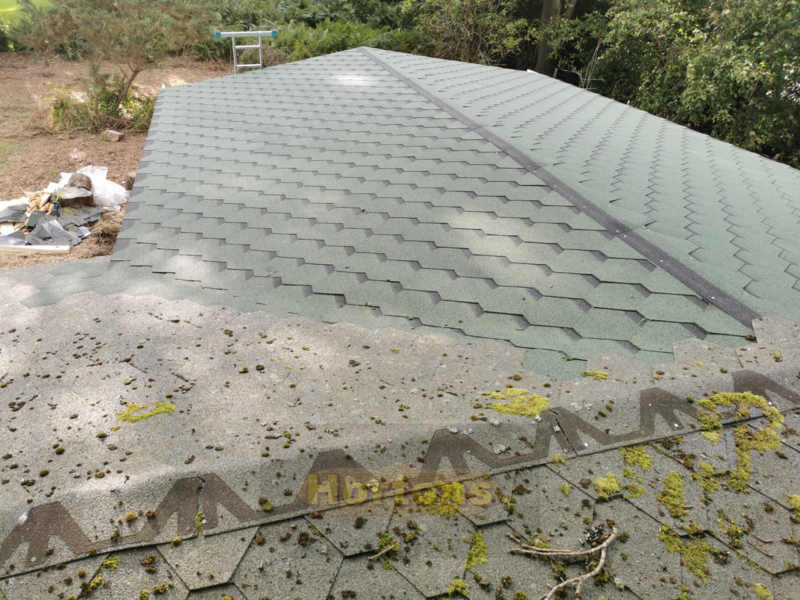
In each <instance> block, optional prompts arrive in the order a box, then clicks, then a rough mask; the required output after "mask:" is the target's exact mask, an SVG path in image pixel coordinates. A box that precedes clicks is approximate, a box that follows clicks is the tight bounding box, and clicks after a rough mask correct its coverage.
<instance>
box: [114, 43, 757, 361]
mask: <svg viewBox="0 0 800 600" xmlns="http://www.w3.org/2000/svg"><path fill="white" fill-rule="evenodd" d="M434 62H436V61H434ZM436 64H437V65H438V63H436ZM459 68H460V67H459ZM469 68H472V67H469ZM514 77H515V78H516V79H518V80H520V81H522V75H520V74H515V75H514ZM126 221H127V224H126V227H125V229H124V231H123V232H122V233H121V234H120V242H119V244H118V248H117V250H116V252H115V254H114V256H113V257H112V263H113V265H114V268H113V269H112V270H113V271H115V272H119V271H120V269H122V271H123V272H124V273H125V274H124V275H121V276H118V277H117V278H116V279H114V278H111V280H110V281H112V282H117V283H116V284H115V285H122V284H123V283H130V282H134V281H137V280H140V279H142V278H144V279H151V278H164V281H165V282H166V283H168V284H170V282H192V285H199V286H201V287H203V288H208V289H219V290H225V291H226V293H227V295H228V298H229V299H230V302H231V303H233V304H236V305H237V306H242V305H244V306H251V307H252V308H263V309H266V310H269V311H274V312H276V313H299V314H304V315H308V316H313V317H316V318H320V319H322V320H325V321H340V320H345V321H352V322H356V323H358V324H362V325H365V326H368V327H376V326H391V327H403V328H423V329H424V330H426V331H429V330H430V328H434V329H435V330H437V331H441V332H443V333H450V334H456V335H468V336H475V337H485V338H491V339H497V340H504V341H507V342H510V343H512V344H515V345H517V346H520V347H524V348H530V349H535V350H537V351H539V353H538V354H537V355H536V356H539V357H545V358H547V357H550V358H547V360H548V361H549V362H550V363H552V364H557V363H558V362H559V361H560V362H562V363H563V362H564V361H563V357H564V356H572V357H575V358H578V359H584V360H585V359H587V358H588V357H589V356H590V355H592V354H598V353H617V354H625V355H636V357H637V358H639V359H643V360H663V359H664V358H665V356H666V354H667V353H670V352H671V350H672V343H673V342H674V341H678V340H680V339H684V338H686V337H689V336H693V335H699V336H702V337H709V339H714V340H715V341H718V342H721V343H725V344H734V343H736V342H737V341H740V339H741V338H740V337H736V336H741V335H744V334H745V333H747V329H746V328H744V327H742V326H741V325H740V324H739V323H737V322H736V321H734V320H733V319H732V318H730V317H728V316H727V315H725V314H724V313H722V312H721V311H719V310H718V309H717V308H715V307H714V306H709V305H708V304H706V303H704V302H703V301H702V300H700V299H699V298H698V297H697V296H696V295H695V294H694V293H693V292H692V290H690V289H689V288H687V287H686V286H685V285H683V284H681V283H680V282H678V281H677V280H675V279H674V278H673V277H672V276H670V275H669V274H667V273H666V272H665V271H663V270H661V269H658V268H656V267H655V266H654V265H653V264H651V263H650V262H649V261H647V260H646V259H645V258H644V257H643V256H642V255H640V254H639V253H638V252H636V251H635V250H633V249H632V248H630V247H629V246H627V245H626V244H624V243H623V242H621V241H620V240H619V239H616V238H614V237H613V236H612V235H611V234H609V233H608V232H607V231H606V230H605V229H604V227H603V226H601V225H600V224H598V223H597V222H595V221H594V220H593V219H591V218H590V217H588V216H587V215H586V214H584V213H582V212H580V211H579V210H577V209H576V208H575V207H574V206H573V205H572V204H571V203H570V202H569V201H567V200H566V199H564V198H563V197H561V196H560V195H559V194H558V193H557V192H555V191H553V190H551V189H550V188H549V187H547V186H546V185H545V183H544V182H543V181H541V180H540V179H538V178H537V177H534V176H533V175H531V174H529V173H528V172H527V171H525V170H524V169H523V168H521V167H520V165H519V164H518V163H517V162H516V161H514V160H512V159H511V158H510V157H509V156H508V155H506V154H505V153H504V152H503V151H502V150H501V149H499V148H498V147H496V146H494V145H493V144H491V143H489V142H488V141H487V140H485V139H483V138H482V137H481V136H480V135H478V134H477V133H476V132H473V131H471V130H470V129H469V128H468V127H466V126H465V125H463V124H462V123H460V122H459V121H457V120H456V119H454V118H452V117H451V116H449V115H448V114H447V113H445V112H444V111H443V110H441V109H440V108H438V107H437V106H435V105H434V104H433V103H432V102H430V101H428V100H426V99H425V98H423V97H422V96H421V95H420V94H418V93H417V92H415V91H414V90H413V89H411V88H409V87H408V86H407V85H405V84H404V83H402V82H401V81H399V80H398V79H397V78H396V77H394V76H393V75H391V74H389V73H388V72H387V71H385V70H384V69H382V68H380V67H378V66H377V65H375V64H374V63H373V62H372V61H370V60H369V59H368V58H366V57H365V56H363V55H361V54H360V53H358V52H345V53H339V54H336V55H331V56H328V57H322V58H318V59H313V60H308V61H302V62H299V63H293V64H291V65H284V66H281V67H277V68H273V69H268V70H265V71H261V72H257V73H250V74H246V75H240V76H236V77H227V78H224V79H219V80H212V81H206V82H202V83H199V84H192V85H188V86H183V87H180V88H175V89H170V90H166V91H165V92H162V94H161V97H160V98H159V101H158V107H157V111H156V115H155V117H154V119H153V126H152V127H151V130H150V134H149V136H148V141H147V145H146V147H145V152H144V155H143V159H142V164H141V168H140V171H139V177H138V178H137V183H136V190H135V193H134V197H133V199H132V206H131V207H130V209H129V211H128V214H127V215H126ZM134 266H135V267H136V269H135V271H132V270H131V269H130V268H131V267H134ZM126 270H127V271H126ZM120 282H122V283H120ZM170 285H173V284H170ZM104 286H105V287H102V288H101V289H104V290H111V289H114V287H113V285H112V283H109V282H107V283H104ZM181 289H183V288H181ZM542 352H544V353H545V354H542ZM547 353H550V354H547ZM552 364H551V365H550V366H549V367H548V368H551V367H552ZM576 364H577V363H576ZM529 366H531V367H532V368H537V365H536V364H532V365H529Z"/></svg>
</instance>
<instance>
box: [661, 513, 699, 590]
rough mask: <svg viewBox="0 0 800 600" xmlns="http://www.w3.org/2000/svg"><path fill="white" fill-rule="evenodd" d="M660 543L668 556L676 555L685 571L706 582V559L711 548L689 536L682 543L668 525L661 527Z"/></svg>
mask: <svg viewBox="0 0 800 600" xmlns="http://www.w3.org/2000/svg"><path fill="white" fill-rule="evenodd" d="M658 539H659V541H661V542H662V543H663V544H664V546H665V547H666V549H667V552H669V553H670V554H676V553H677V554H678V555H679V556H680V559H681V565H683V566H684V567H685V568H686V570H687V571H689V572H690V573H691V574H692V575H694V576H695V577H697V578H698V579H700V580H701V581H702V582H703V583H706V581H708V574H709V571H708V565H707V563H708V557H709V556H710V554H711V546H709V545H708V543H707V542H706V541H705V540H704V539H702V538H694V537H692V536H690V537H689V538H688V541H684V540H682V539H681V537H680V536H679V535H678V534H677V533H676V532H675V530H674V529H672V528H671V527H670V526H669V525H666V524H664V525H662V526H661V531H659V533H658Z"/></svg>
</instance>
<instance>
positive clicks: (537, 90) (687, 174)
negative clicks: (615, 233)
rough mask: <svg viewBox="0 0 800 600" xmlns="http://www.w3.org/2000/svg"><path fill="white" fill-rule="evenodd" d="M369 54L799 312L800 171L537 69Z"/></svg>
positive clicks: (758, 308)
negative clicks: (795, 252)
mask: <svg viewBox="0 0 800 600" xmlns="http://www.w3.org/2000/svg"><path fill="white" fill-rule="evenodd" d="M370 52H372V53H373V54H374V55H375V56H377V57H379V59H380V60H382V61H385V62H386V63H387V64H389V65H391V66H392V67H394V68H395V69H398V70H399V71H400V72H401V73H402V74H403V75H404V76H406V77H408V78H410V79H411V80H413V81H415V82H416V83H418V84H419V85H421V86H423V87H424V88H425V89H427V90H429V91H430V92H431V93H432V94H433V95H435V96H437V97H438V98H441V99H442V100H444V101H445V102H447V103H448V104H450V105H452V106H453V107H454V108H456V109H457V110H459V111H461V112H463V113H464V114H466V115H467V116H468V117H470V118H472V119H474V120H475V121H477V122H478V123H480V124H481V125H483V126H484V127H486V128H487V129H489V130H491V131H492V132H494V133H495V134H497V135H499V136H500V137H501V138H503V139H505V140H507V141H509V142H511V143H513V144H514V145H515V146H516V147H518V148H519V149H520V150H522V151H523V152H524V153H526V154H527V155H528V156H530V157H531V158H532V159H533V160H534V161H536V162H537V163H538V164H539V165H542V166H544V167H545V168H546V169H547V170H548V171H549V172H550V173H552V174H553V175H555V176H556V177H558V178H559V179H561V180H562V181H564V182H565V183H567V184H568V185H569V186H571V187H572V188H573V189H575V190H576V191H577V192H578V193H580V194H582V195H583V196H584V197H585V198H587V199H589V201H591V202H593V203H595V204H596V205H598V206H600V207H601V208H602V209H603V210H604V211H606V212H607V213H608V214H610V215H611V216H612V217H614V218H616V219H617V220H619V221H621V222H622V223H623V224H624V225H625V226H626V227H627V228H629V229H631V230H634V231H636V233H638V234H639V235H641V236H642V237H643V238H644V239H645V240H647V241H648V242H650V243H652V244H653V245H654V246H656V247H658V248H660V249H661V250H663V251H665V252H666V253H667V254H668V255H670V257H671V258H673V259H674V260H676V261H678V262H680V263H681V264H682V265H684V266H686V267H688V268H689V269H691V270H692V271H694V272H695V273H697V274H698V275H700V276H701V277H702V278H704V279H705V280H707V281H708V282H710V283H712V284H713V285H715V286H717V287H718V288H720V289H721V290H722V291H723V292H725V293H726V294H728V295H730V296H732V297H733V298H735V299H736V300H738V301H739V302H741V303H742V304H744V305H746V306H748V307H750V308H751V309H752V310H753V311H755V312H757V313H760V314H776V315H781V316H783V317H786V318H790V319H797V318H800V302H798V299H800V298H799V297H798V294H800V280H799V279H798V278H797V268H796V264H797V263H796V260H797V256H796V255H790V254H788V253H785V252H784V250H786V249H787V248H791V246H792V245H794V246H796V245H797V240H798V239H800V172H798V171H797V170H795V169H792V168H791V167H788V166H786V165H782V164H780V163H776V162H773V161H770V160H768V159H765V158H763V157H761V156H759V155H756V154H753V153H750V152H746V151H744V150H741V149H738V148H735V147H733V146H731V145H729V144H725V143H723V142H720V141H717V140H715V139H713V138H710V137H708V136H705V135H703V134H700V133H697V132H694V131H691V130H689V129H686V128H684V127H680V126H678V125H674V124H672V123H670V122H668V121H665V120H663V119H659V118H657V117H654V116H652V115H649V114H647V113H644V112H642V111H639V110H636V109H633V108H631V107H629V106H626V105H624V104H620V103H618V102H614V101H612V100H608V99H606V98H602V97H600V96H598V95H595V94H592V93H590V92H587V91H585V90H582V89H580V88H576V87H574V86H570V85H567V84H564V83H562V82H559V81H555V80H553V79H550V78H546V77H542V76H540V75H537V74H534V73H519V72H515V71H508V70H504V69H497V68H491V67H483V66H478V65H467V64H461V63H454V62H450V61H443V60H435V59H428V58H421V57H415V56H409V55H403V54H397V53H392V52H386V51H380V50H370ZM710 300H712V301H713V299H710Z"/></svg>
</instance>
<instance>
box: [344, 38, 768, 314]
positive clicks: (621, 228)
mask: <svg viewBox="0 0 800 600" xmlns="http://www.w3.org/2000/svg"><path fill="white" fill-rule="evenodd" d="M358 51H359V52H361V53H362V54H363V55H364V56H366V57H367V58H369V59H370V60H371V61H372V62H374V63H375V64H377V65H378V66H380V67H381V68H383V69H384V70H385V71H387V72H388V73H390V74H391V75H394V76H395V77H396V78H397V79H399V80H400V81H401V82H403V83H404V84H406V85H407V86H408V87H410V88H411V89H413V90H414V91H415V92H417V93H418V94H420V95H421V96H423V97H424V98H426V99H427V100H428V101H430V102H432V103H433V104H435V105H436V106H438V107H439V108H440V109H442V110H443V111H445V112H446V113H447V114H449V115H450V116H451V117H453V118H454V119H456V120H457V121H459V122H460V123H462V124H463V125H466V126H467V127H468V128H469V129H470V130H471V131H474V132H475V133H477V134H478V135H480V136H481V137H482V138H484V139H485V140H486V141H488V142H491V143H492V144H494V145H495V146H497V147H498V148H500V149H501V150H502V151H503V152H505V153H506V154H507V155H508V156H510V157H511V158H512V159H514V161H516V162H517V163H518V164H519V165H520V166H521V167H522V168H524V169H525V170H526V171H528V172H529V173H531V174H532V175H534V176H536V177H538V178H539V179H541V180H542V181H544V182H545V183H546V184H547V185H548V187H550V188H551V189H552V190H553V191H556V192H558V193H559V194H560V195H561V196H563V197H564V198H565V199H566V200H568V201H569V202H570V203H572V205H573V206H575V208H577V209H578V210H579V211H581V212H582V213H584V214H586V215H587V216H589V217H591V218H592V219H594V220H595V221H596V222H597V223H599V224H600V225H602V226H603V227H604V228H605V229H606V230H607V231H608V232H609V233H611V234H612V235H613V236H614V237H616V238H619V239H620V240H621V241H623V242H625V243H626V244H627V245H628V246H630V247H631V248H633V249H634V250H636V251H637V252H639V253H640V254H642V256H644V257H645V258H646V259H648V260H649V261H650V262H652V263H653V264H654V265H655V266H657V267H661V268H662V269H664V270H665V271H666V272H667V273H669V274H670V275H672V276H673V277H675V279H677V280H678V281H680V282H681V283H683V284H684V285H685V286H687V287H688V288H690V289H691V290H692V291H694V292H695V293H697V294H698V295H700V296H701V297H702V298H704V299H706V300H707V301H708V302H709V303H711V304H713V305H714V306H716V307H717V308H719V309H720V310H722V311H723V312H725V313H726V314H728V315H729V316H731V317H733V318H734V319H736V320H737V321H739V322H740V323H742V324H743V325H745V326H746V327H750V328H752V322H753V320H755V319H757V318H759V317H761V315H760V314H759V313H757V312H756V311H754V310H753V309H751V308H750V307H749V306H747V305H746V304H744V303H743V302H741V301H739V300H737V299H736V298H734V297H733V296H731V295H730V294H728V293H727V292H725V291H723V290H722V289H720V288H719V287H717V286H716V285H714V284H713V283H711V282H710V281H708V280H707V279H705V278H704V277H702V276H701V275H699V274H697V273H696V272H695V271H694V270H692V269H691V268H689V267H688V266H686V265H684V264H682V263H681V262H679V261H678V260H676V259H674V258H673V257H671V256H670V255H669V254H667V253H666V252H665V251H664V250H662V249H661V248H659V247H658V246H656V245H655V244H653V243H652V242H650V241H648V240H646V239H644V238H643V237H642V236H641V235H639V234H638V233H636V232H635V231H633V230H632V229H631V228H630V227H627V226H625V225H624V224H623V223H622V222H621V221H619V220H618V219H616V218H614V217H613V216H611V215H610V214H609V213H608V212H606V211H605V210H604V209H603V208H601V207H600V206H598V205H597V204H595V203H594V202H592V201H591V200H589V199H588V198H586V197H585V196H584V195H583V194H581V193H580V192H578V191H577V190H575V189H574V188H573V187H572V186H570V185H568V184H567V183H565V182H564V181H562V180H561V179H559V178H558V177H557V176H556V175H553V174H552V173H550V172H549V171H548V170H547V169H546V168H545V167H543V166H541V165H540V164H539V163H537V162H536V161H535V160H533V159H532V158H531V157H530V156H528V155H527V154H526V153H525V152H523V151H522V150H520V149H519V148H517V147H516V146H514V145H513V144H512V143H510V142H509V141H507V140H506V139H504V138H502V137H500V136H499V135H497V134H496V133H495V132H493V131H491V130H489V129H487V128H486V127H485V126H484V125H481V124H480V123H478V122H477V121H475V120H473V119H472V118H470V117H468V116H467V115H465V114H464V113H462V112H461V111H460V110H458V109H457V108H456V107H454V106H452V105H451V104H449V103H448V102H446V101H445V100H442V99H441V98H439V97H438V96H436V95H435V94H433V93H432V92H430V91H429V90H428V89H426V88H425V87H423V86H422V85H420V84H419V83H417V82H416V81H414V80H413V79H411V78H410V77H407V76H406V75H404V74H403V73H401V72H400V71H398V70H397V69H395V68H394V67H392V66H391V65H389V64H387V63H386V62H384V61H383V60H381V59H380V58H378V57H377V56H375V55H374V54H373V53H372V52H370V50H369V49H367V48H365V47H363V46H361V47H359V48H358Z"/></svg>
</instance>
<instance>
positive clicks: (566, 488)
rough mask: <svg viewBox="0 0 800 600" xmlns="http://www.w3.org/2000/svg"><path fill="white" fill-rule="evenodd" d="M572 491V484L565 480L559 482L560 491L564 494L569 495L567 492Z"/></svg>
mask: <svg viewBox="0 0 800 600" xmlns="http://www.w3.org/2000/svg"><path fill="white" fill-rule="evenodd" d="M571 491H572V486H571V485H570V484H568V483H567V482H566V481H565V482H564V483H562V484H561V493H562V494H564V495H565V496H569V493H570V492H571Z"/></svg>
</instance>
